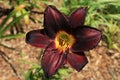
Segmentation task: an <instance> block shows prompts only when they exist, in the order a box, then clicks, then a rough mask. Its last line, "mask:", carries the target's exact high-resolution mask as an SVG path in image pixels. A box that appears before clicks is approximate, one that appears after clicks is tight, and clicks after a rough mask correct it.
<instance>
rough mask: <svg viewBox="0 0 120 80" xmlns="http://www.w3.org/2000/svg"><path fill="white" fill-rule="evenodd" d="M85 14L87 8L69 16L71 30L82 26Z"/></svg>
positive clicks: (79, 9)
mask: <svg viewBox="0 0 120 80" xmlns="http://www.w3.org/2000/svg"><path fill="white" fill-rule="evenodd" d="M86 12H87V8H85V7H84V8H83V7H81V8H78V9H77V10H76V11H75V12H73V13H72V14H71V15H70V17H69V20H70V24H71V27H72V28H75V27H78V26H82V25H83V24H84V21H85V16H86Z"/></svg>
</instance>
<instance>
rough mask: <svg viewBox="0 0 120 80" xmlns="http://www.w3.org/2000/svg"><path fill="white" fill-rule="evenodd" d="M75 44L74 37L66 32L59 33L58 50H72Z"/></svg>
mask: <svg viewBox="0 0 120 80" xmlns="http://www.w3.org/2000/svg"><path fill="white" fill-rule="evenodd" d="M74 42H75V39H74V37H73V36H72V35H70V34H68V33H67V32H65V31H59V32H58V33H57V35H56V38H55V44H56V48H57V49H58V50H60V51H65V50H66V49H68V48H70V47H71V46H72V45H73V43H74Z"/></svg>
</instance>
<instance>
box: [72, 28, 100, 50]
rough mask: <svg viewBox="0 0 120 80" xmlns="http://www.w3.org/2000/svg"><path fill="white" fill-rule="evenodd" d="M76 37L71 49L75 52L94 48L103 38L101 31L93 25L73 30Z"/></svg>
mask: <svg viewBox="0 0 120 80" xmlns="http://www.w3.org/2000/svg"><path fill="white" fill-rule="evenodd" d="M73 34H74V37H75V38H76V42H75V44H74V45H73V46H72V48H71V50H72V51H73V52H83V51H86V50H90V49H92V48H94V47H95V46H96V45H97V44H98V42H99V41H100V39H101V31H99V30H97V29H95V28H91V27H87V26H84V27H78V28H76V29H74V30H73Z"/></svg>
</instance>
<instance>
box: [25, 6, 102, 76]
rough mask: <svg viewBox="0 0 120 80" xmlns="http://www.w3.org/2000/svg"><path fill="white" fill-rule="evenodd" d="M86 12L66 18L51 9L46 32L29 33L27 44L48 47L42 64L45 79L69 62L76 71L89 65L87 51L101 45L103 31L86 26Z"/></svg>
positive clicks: (78, 12)
mask: <svg viewBox="0 0 120 80" xmlns="http://www.w3.org/2000/svg"><path fill="white" fill-rule="evenodd" d="M86 12H87V9H86V8H83V7H82V8H78V9H77V10H76V11H75V12H73V13H72V14H71V15H70V16H69V17H67V16H65V15H64V14H63V13H61V12H60V11H58V10H57V9H56V8H55V7H54V6H48V7H47V8H46V10H45V12H44V29H41V30H33V31H30V32H28V33H27V35H26V42H27V43H28V44H30V45H32V46H35V47H39V48H45V51H44V55H43V57H42V62H41V63H42V68H43V71H44V73H45V76H46V77H49V76H52V75H54V74H55V73H56V72H57V70H58V69H59V68H60V67H61V66H63V65H64V64H65V63H66V62H68V63H69V64H70V65H71V67H72V68H74V69H76V70H77V71H80V70H81V69H82V68H83V67H84V66H85V65H86V64H87V63H88V60H87V58H86V57H85V55H84V51H86V50H90V49H92V48H94V47H95V46H96V45H97V44H98V42H99V41H100V39H101V31H99V30H97V29H95V28H91V27H88V26H84V25H83V24H84V21H85V16H86Z"/></svg>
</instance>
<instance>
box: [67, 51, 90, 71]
mask: <svg viewBox="0 0 120 80" xmlns="http://www.w3.org/2000/svg"><path fill="white" fill-rule="evenodd" d="M67 61H68V62H69V64H70V65H71V66H72V67H73V68H74V69H76V70H77V71H80V70H81V69H82V68H83V67H84V66H85V65H86V64H87V63H88V60H87V58H86V56H85V55H84V53H83V52H80V53H79V54H76V53H69V54H68V55H67Z"/></svg>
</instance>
